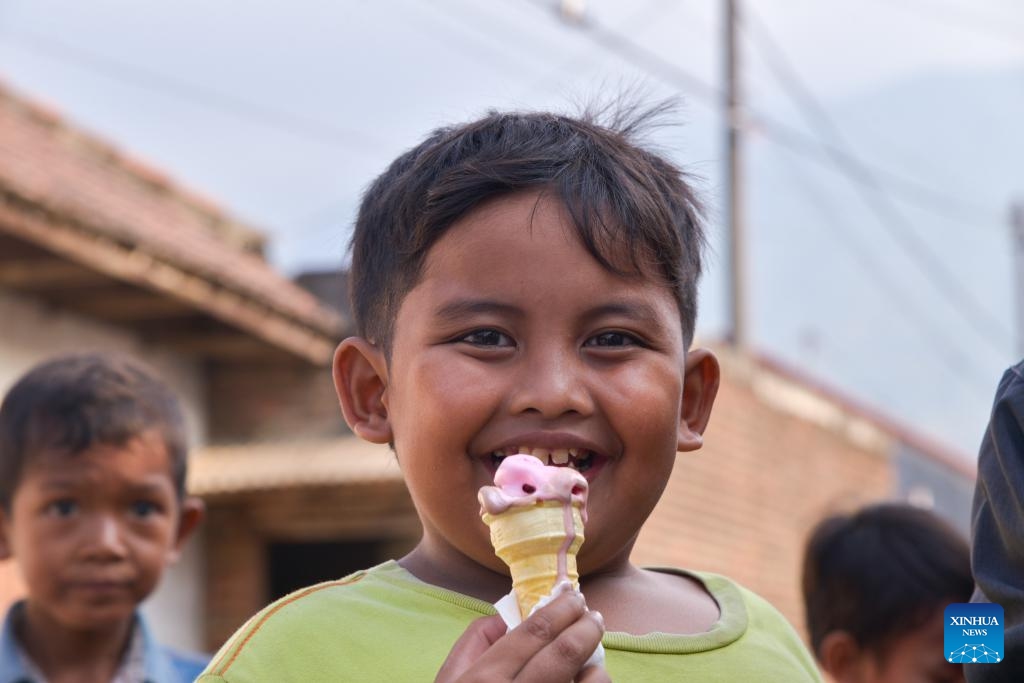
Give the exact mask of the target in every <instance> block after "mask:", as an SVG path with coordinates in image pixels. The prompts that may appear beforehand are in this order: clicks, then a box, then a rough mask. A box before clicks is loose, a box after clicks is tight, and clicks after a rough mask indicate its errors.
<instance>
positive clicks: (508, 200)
mask: <svg viewBox="0 0 1024 683" xmlns="http://www.w3.org/2000/svg"><path fill="white" fill-rule="evenodd" d="M604 226H605V230H604V232H602V234H601V236H600V239H601V240H603V241H605V242H606V243H607V244H606V246H605V248H604V249H601V252H602V254H603V256H604V257H605V259H606V260H609V261H611V263H612V265H613V266H614V269H613V268H610V267H609V266H608V265H606V264H603V263H601V262H600V260H599V259H598V258H597V257H595V255H594V254H592V253H590V251H589V250H588V249H587V248H586V246H585V245H584V243H583V239H582V237H581V234H580V230H579V229H578V228H577V227H576V224H575V222H574V220H573V217H572V214H571V213H570V212H569V210H568V208H567V207H566V206H565V204H564V202H563V201H562V200H561V199H559V198H558V197H557V196H556V195H554V194H553V193H551V192H547V191H527V192H517V193H514V194H508V195H502V196H498V197H494V198H491V199H489V200H487V201H486V202H484V203H482V204H480V205H479V206H477V207H474V208H473V209H472V210H470V211H469V212H467V213H466V214H464V215H463V216H461V217H460V218H459V219H458V220H456V221H455V222H454V223H453V224H452V225H451V226H450V227H449V228H448V230H447V231H446V232H445V233H444V234H443V235H442V236H441V237H440V238H439V239H438V240H437V241H436V242H435V243H434V244H433V245H432V246H431V248H430V249H429V251H428V252H427V255H426V258H425V260H424V265H423V271H422V277H421V278H420V279H421V281H422V280H423V279H425V278H429V277H431V276H437V275H441V276H448V277H450V276H451V275H452V274H453V272H452V271H453V270H454V271H461V270H466V271H468V272H470V273H472V274H474V275H475V274H478V273H479V271H480V266H481V265H484V264H482V263H480V261H479V259H481V258H483V259H485V260H488V261H493V262H494V263H495V264H497V265H500V264H502V263H505V262H507V261H509V260H511V259H512V257H514V256H527V257H532V258H534V259H536V260H537V262H538V268H537V269H531V268H529V264H526V268H525V269H524V271H523V275H524V277H526V276H538V277H545V278H548V279H549V280H557V279H559V278H560V277H562V276H564V275H565V274H567V273H571V272H572V268H573V267H580V266H581V265H596V266H599V267H600V268H601V269H602V270H603V271H605V272H606V273H608V274H609V275H615V276H618V277H625V278H627V279H630V280H635V281H644V280H649V281H657V282H659V283H661V282H662V281H663V278H662V277H661V275H660V273H659V272H658V268H657V266H655V265H653V264H652V265H650V267H644V265H643V264H634V263H633V262H632V261H631V260H630V255H631V254H632V253H633V251H634V249H632V248H631V245H630V243H629V240H628V238H627V237H626V234H625V230H624V229H617V228H616V226H615V224H614V223H612V222H611V221H609V222H607V223H604ZM640 251H643V249H641V250H640ZM467 252H473V253H474V256H475V257H476V259H477V260H474V261H473V262H467V261H466V260H465V254H466V253H467ZM481 253H482V255H481ZM549 255H557V258H558V259H561V265H562V266H563V267H561V268H559V269H557V270H551V269H548V270H546V271H542V270H540V268H539V264H540V262H541V261H550V259H548V258H545V257H547V256H549ZM637 265H639V266H640V267H639V270H637V268H636V267H635V266H637ZM439 271H440V272H439ZM666 286H667V285H666Z"/></svg>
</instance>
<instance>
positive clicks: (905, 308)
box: [787, 163, 1005, 400]
mask: <svg viewBox="0 0 1024 683" xmlns="http://www.w3.org/2000/svg"><path fill="white" fill-rule="evenodd" d="M787 167H788V168H789V169H790V171H791V175H792V177H793V179H794V180H795V181H796V182H795V183H794V184H795V185H796V186H797V187H798V188H800V189H801V190H802V191H803V192H804V195H805V199H806V200H807V203H808V204H810V205H811V206H814V207H815V208H816V209H818V211H819V212H820V213H821V214H822V215H823V217H824V220H822V221H821V223H820V224H821V225H823V226H825V227H826V228H827V229H829V230H831V231H832V233H833V234H834V235H835V236H836V237H837V238H838V239H840V240H841V241H842V242H843V243H844V244H845V245H846V247H847V249H848V251H849V253H851V254H852V255H853V256H854V257H855V258H856V259H857V261H858V262H859V263H860V265H861V266H862V268H863V269H864V271H865V272H866V273H868V274H870V275H871V277H870V278H868V279H869V280H870V281H871V282H872V283H873V284H874V285H875V286H876V287H878V288H879V290H880V291H881V292H882V293H884V295H885V296H886V298H887V300H888V301H890V302H891V303H892V304H895V306H896V308H897V309H898V310H899V311H900V312H901V313H902V314H903V316H904V319H905V320H907V321H913V323H914V326H915V327H916V328H917V330H918V331H919V332H920V333H921V336H922V339H923V341H924V342H925V343H924V344H922V347H923V348H926V349H930V350H932V351H933V352H934V353H936V354H937V357H938V358H939V359H940V360H941V361H942V363H943V365H944V366H945V367H946V369H947V370H948V371H949V372H950V373H951V374H953V375H954V376H956V377H957V378H958V379H960V380H961V381H962V382H963V383H964V384H965V385H966V386H969V387H970V388H971V390H972V391H973V392H975V394H977V396H978V398H981V399H985V400H988V394H987V393H984V394H983V393H981V390H980V387H979V386H978V384H977V378H978V377H981V376H984V374H985V373H986V372H987V370H984V369H980V368H977V367H973V368H972V369H973V374H972V372H969V371H968V370H967V368H968V367H972V366H973V359H972V357H971V356H970V355H969V354H965V353H963V352H962V351H960V350H959V349H957V348H955V347H954V346H953V345H952V344H950V343H949V334H948V333H949V330H948V329H946V328H944V327H942V326H941V325H937V324H935V323H934V322H932V320H931V319H929V318H927V317H926V315H925V310H926V309H922V308H921V306H920V305H918V304H917V303H916V302H915V301H913V300H912V299H911V298H910V297H908V296H907V289H906V287H905V286H903V285H901V284H900V283H898V282H895V281H894V280H893V279H892V278H891V276H890V275H889V274H888V271H887V269H886V268H885V266H884V264H882V262H881V261H880V260H879V259H878V257H877V254H876V252H875V250H874V249H873V248H872V247H871V246H870V245H865V244H864V243H863V242H861V241H860V240H858V239H857V238H856V234H857V232H856V230H852V229H850V226H849V225H844V221H845V219H844V216H845V215H846V214H845V213H844V212H843V211H842V210H840V209H839V208H838V207H836V206H835V204H834V203H832V202H830V201H829V199H828V193H827V192H823V191H822V190H821V188H819V187H814V186H813V185H814V183H813V182H812V181H811V180H810V179H809V178H808V177H807V176H806V175H805V174H803V173H801V172H800V171H799V170H798V166H797V165H796V164H795V163H790V164H787ZM940 347H942V348H940ZM1000 352H1001V353H1004V352H1005V349H1000Z"/></svg>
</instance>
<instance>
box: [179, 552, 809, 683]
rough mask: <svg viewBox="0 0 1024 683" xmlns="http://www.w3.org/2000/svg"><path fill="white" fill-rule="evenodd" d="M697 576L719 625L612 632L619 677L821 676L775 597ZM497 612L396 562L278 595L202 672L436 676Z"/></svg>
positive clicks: (210, 678) (791, 680) (209, 680)
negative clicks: (684, 631) (476, 624)
mask: <svg viewBox="0 0 1024 683" xmlns="http://www.w3.org/2000/svg"><path fill="white" fill-rule="evenodd" d="M660 571H674V572H677V573H680V574H682V573H683V572H679V571H678V570H660ZM696 578H697V579H698V580H700V581H702V582H703V583H704V585H705V586H706V587H707V589H708V590H709V591H710V592H711V594H712V595H713V596H714V598H715V600H716V601H717V602H718V604H719V606H720V608H721V611H722V615H721V617H720V619H719V621H718V622H717V623H716V624H715V626H714V627H713V628H712V629H711V630H710V631H708V632H707V633H701V634H695V635H689V636H679V635H669V634H661V633H657V634H648V635H644V636H633V635H629V634H626V633H614V632H611V633H606V634H605V636H604V639H603V641H602V642H603V643H604V646H605V649H606V654H607V669H608V673H609V675H610V676H611V678H612V680H616V681H645V682H646V681H654V682H657V681H678V680H683V679H684V678H685V680H701V681H705V680H706V681H759V682H760V683H776V682H778V683H802V682H803V681H820V680H821V679H820V677H819V675H818V671H817V668H816V667H815V665H814V662H813V661H812V659H811V657H810V654H809V653H808V652H807V650H806V649H805V648H804V647H803V645H802V644H801V642H800V640H799V638H798V637H797V635H796V633H795V632H794V631H793V629H792V628H791V627H790V625H789V623H788V622H786V620H785V619H784V618H783V617H782V615H780V614H779V613H778V612H777V611H776V610H775V609H774V608H773V607H771V606H770V605H769V604H768V603H767V602H765V601H764V600H762V599H761V598H759V597H757V596H756V595H754V594H753V593H751V592H749V591H747V590H745V589H743V588H741V587H739V586H737V585H736V584H734V583H732V582H731V581H729V580H728V579H725V578H724V577H720V576H715V575H711V574H700V575H697V576H696ZM494 613H495V611H494V608H493V606H492V605H490V604H488V603H486V602H484V601H482V600H478V599H476V598H471V597H469V596H466V595H462V594H460V593H456V592H454V591H450V590H446V589H443V588H438V587H436V586H432V585H430V584H427V583H424V582H422V581H419V580H418V579H416V578H415V577H414V576H413V575H412V574H410V573H409V572H407V571H406V570H404V569H403V568H402V567H401V566H399V565H398V563H397V562H394V561H390V562H385V563H384V564H381V565H378V566H377V567H374V568H373V569H369V570H366V571H362V572H357V573H355V574H352V575H351V576H348V577H346V578H344V579H341V580H339V581H331V582H327V583H322V584H318V585H316V586H311V587H309V588H306V589H304V590H301V591H297V592H296V593H293V594H291V595H289V596H287V597H284V598H282V599H281V600H278V601H277V602H275V603H273V604H271V605H270V606H268V607H267V608H265V609H264V610H262V611H261V612H259V613H258V614H256V615H255V616H254V617H253V618H251V619H250V620H249V621H248V623H246V624H245V626H243V627H242V628H241V629H240V630H239V631H238V632H237V633H236V634H235V635H234V636H233V637H232V639H231V640H229V641H228V643H227V644H225V646H224V647H223V648H221V650H220V652H218V653H217V655H216V656H215V657H214V659H213V661H212V662H211V664H210V666H209V667H208V668H207V670H206V673H205V674H204V675H203V676H202V677H200V679H199V680H200V683H203V682H205V683H217V682H225V681H228V682H231V683H236V682H237V683H241V682H242V681H270V680H275V681H286V680H296V681H298V680H301V681H338V680H345V681H351V682H353V683H355V682H358V681H428V680H433V678H434V677H435V676H436V674H437V671H438V670H439V669H440V668H441V665H442V663H443V662H444V660H445V658H446V657H447V656H448V652H449V651H450V650H451V647H452V645H453V644H454V643H455V641H456V640H457V639H458V637H459V636H460V635H462V633H463V631H465V629H466V627H467V626H468V625H469V623H470V622H472V621H473V620H474V619H477V618H479V617H481V616H484V615H488V614H494Z"/></svg>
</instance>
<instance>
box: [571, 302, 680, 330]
mask: <svg viewBox="0 0 1024 683" xmlns="http://www.w3.org/2000/svg"><path fill="white" fill-rule="evenodd" d="M606 316H609V317H610V316H615V317H622V318H627V319H630V320H634V321H636V322H638V323H646V324H648V325H652V326H655V327H657V328H658V329H659V330H664V329H665V325H664V323H663V322H662V319H661V316H660V315H658V311H657V309H655V308H654V306H651V305H650V304H649V303H647V302H646V301H640V300H630V301H615V302H609V303H606V304H601V305H599V306H594V307H593V308H590V309H588V310H587V311H586V313H584V315H583V318H584V320H596V319H598V318H603V317H606Z"/></svg>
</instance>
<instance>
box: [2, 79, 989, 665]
mask: <svg viewBox="0 0 1024 683" xmlns="http://www.w3.org/2000/svg"><path fill="white" fill-rule="evenodd" d="M261 247H262V238H261V237H260V236H259V235H258V234H257V233H256V232H254V231H252V230H251V229H250V228H248V227H246V226H244V225H241V224H239V223H238V222H237V221H235V220H233V219H231V218H230V217H229V216H227V215H225V214H224V213H223V212H221V211H220V210H218V209H217V208H216V207H214V206H213V205H212V204H210V203H209V202H207V201H205V200H203V199H202V198H200V197H198V196H197V195H195V194H194V193H192V192H189V191H186V190H184V189H183V188H181V187H179V186H177V185H175V184H174V183H172V182H171V181H170V180H168V179H167V178H165V177H163V176H161V175H160V174H159V173H157V172H156V171H154V170H153V169H152V168H149V167H147V166H145V165H144V164H141V163H139V162H138V161H136V160H133V159H132V158H130V157H129V156H127V155H125V154H124V153H122V152H119V151H118V150H116V149H115V148H113V147H112V146H111V145H110V144H108V143H106V142H103V141H101V140H98V139H97V138H96V137H94V136H91V135H89V134H86V133H84V132H82V131H80V130H78V129H76V128H75V127H74V126H73V125H71V124H70V123H68V122H67V121H65V120H64V119H62V117H60V116H59V115H57V114H54V113H52V112H50V111H47V110H45V109H43V108H41V107H39V106H38V105H35V104H32V103H30V102H28V101H26V100H25V99H23V98H21V97H19V96H17V95H15V94H14V93H12V92H10V91H9V90H7V89H5V88H3V87H0V321H2V322H0V329H2V333H0V391H3V390H5V389H6V388H7V387H8V386H10V384H11V383H12V382H13V381H14V380H15V378H16V377H17V376H19V375H20V374H21V373H22V372H24V371H25V370H26V369H28V368H29V367H30V366H32V365H33V364H35V363H36V362H38V361H40V360H42V359H44V358H46V357H48V356H50V355H52V354H55V353H60V352H66V351H73V350H81V349H116V350H120V351H126V352H129V353H133V354H136V355H138V356H139V357H141V358H143V359H144V360H146V361H148V362H149V363H151V364H152V365H154V366H155V367H156V368H157V369H158V370H159V371H160V372H162V373H163V376H164V377H165V379H166V380H167V381H168V382H169V383H170V384H171V385H172V386H173V387H174V388H175V389H176V390H177V391H178V393H179V394H180V395H181V396H182V398H183V400H184V402H185V406H186V410H187V414H188V418H189V423H190V429H191V432H192V438H193V443H194V444H195V446H196V447H195V448H194V450H193V456H192V459H191V462H190V477H189V486H190V489H191V490H192V492H193V493H195V494H197V495H201V496H203V497H204V498H205V499H206V501H207V505H208V508H209V517H208V521H207V523H206V525H205V527H204V529H203V531H202V533H201V534H200V536H199V537H198V538H197V539H196V540H195V541H194V542H193V543H192V544H191V546H190V547H189V549H188V551H187V552H186V554H185V557H184V558H183V560H182V562H181V563H179V565H178V566H176V567H175V568H174V570H173V571H172V572H171V573H170V575H169V576H168V577H167V579H166V580H165V582H164V585H163V586H162V587H161V589H160V590H159V592H158V594H157V595H156V596H155V597H154V598H153V599H151V600H150V601H149V603H148V604H147V606H146V609H147V612H148V613H149V614H150V616H151V618H152V619H153V621H154V625H155V628H156V630H157V631H158V633H159V634H160V635H161V636H162V637H163V638H164V639H165V640H167V641H168V642H169V643H172V644H176V645H178V646H180V647H189V648H195V649H213V648H215V647H217V646H218V645H219V644H220V643H221V642H222V641H223V639H224V638H226V637H227V636H228V635H229V634H230V633H231V632H232V631H234V629H235V628H237V627H238V626H239V625H240V624H241V623H242V622H243V621H244V620H245V619H246V618H247V617H248V616H249V615H251V614H252V613H253V612H255V611H256V610H257V609H259V608H260V607H262V606H263V605H264V604H266V603H267V602H268V601H269V600H271V599H273V598H275V597H277V596H280V595H282V594H284V593H286V592H288V591H291V590H293V589H295V588H298V587H300V586H303V585H307V584H309V583H313V582H315V581H319V580H322V579H329V578H336V577H338V576H341V575H344V574H346V573H348V572H350V571H352V570H354V569H357V568H361V567H365V566H369V565H371V564H375V563H377V562H379V561H382V560H383V559H386V558H388V557H394V556H398V555H400V554H402V553H404V552H405V551H406V550H407V549H408V548H410V547H411V545H412V544H413V543H414V542H415V540H416V538H417V537H418V534H419V525H418V521H417V519H416V516H415V512H414V510H413V508H412V504H411V502H410V501H409V497H408V494H407V493H406V491H405V488H404V485H403V484H402V480H401V473H400V471H399V469H398V466H397V464H396V463H395V461H394V459H393V457H391V456H390V454H389V453H388V452H387V449H386V448H383V447H378V446H373V445H370V444H365V443H363V442H360V441H358V440H357V439H355V438H354V437H353V436H351V435H350V434H348V433H347V430H346V428H345V427H344V423H343V421H342V419H341V416H340V413H339V410H338V408H337V400H336V398H335V396H334V391H333V387H332V382H331V376H330V371H329V364H330V360H331V354H332V351H333V349H334V346H335V345H336V343H337V342H338V340H339V339H340V338H342V336H343V335H344V334H346V333H347V332H348V331H349V330H348V324H347V322H346V321H347V320H348V317H347V314H346V312H345V303H344V299H345V297H344V294H343V292H344V278H343V276H342V274H340V273H317V274H311V275H309V276H305V277H303V278H300V282H301V283H302V285H303V287H305V288H306V289H303V288H302V287H299V286H297V285H296V284H294V283H292V282H290V281H288V280H287V279H285V278H283V277H282V276H281V275H280V274H278V273H276V272H275V271H274V270H273V269H272V268H271V267H270V266H269V265H268V264H267V263H266V262H265V261H264V259H263V258H262V256H261ZM307 289H308V290H309V291H307ZM310 292H316V293H317V295H318V296H319V297H320V298H321V299H324V300H325V301H326V303H323V302H321V301H320V300H318V298H317V297H315V296H313V295H312V294H310ZM716 351H717V352H718V353H719V357H720V359H721V362H722V367H723V384H722V388H721V391H720V394H719V398H718V402H717V406H716V409H715V411H714V414H713V416H712V420H711V425H710V427H709V429H708V432H707V434H706V436H705V444H706V445H705V447H704V449H703V450H701V451H698V452H696V453H690V454H681V455H680V456H679V460H678V464H677V466H676V469H675V472H674V474H673V477H672V480H671V481H670V482H669V484H668V486H667V488H666V491H665V494H664V497H663V500H662V502H661V504H660V505H659V507H658V509H657V510H656V511H655V513H654V515H653V516H652V518H651V520H650V522H649V523H648V525H647V526H646V527H645V529H644V531H643V532H642V534H641V536H640V539H639V543H638V546H637V551H636V559H637V561H638V562H640V563H641V564H646V565H679V566H686V567H691V568H696V569H703V570H710V571H717V572H721V573H724V574H727V575H729V576H732V577H734V578H736V579H737V580H739V581H741V582H742V583H744V584H746V585H748V586H750V587H751V588H753V589H754V590H756V591H758V592H760V593H762V594H763V595H765V596H766V597H767V598H768V599H769V600H771V601H772V602H773V603H775V604H776V605H777V606H778V607H779V608H780V609H782V611H783V612H784V613H785V614H786V615H787V616H788V617H789V618H790V619H792V620H793V622H794V623H795V624H797V625H798V626H799V625H801V623H802V617H801V609H800V603H799V591H798V587H799V562H800V552H801V549H802V543H803V540H804V537H805V536H806V533H807V531H808V529H809V528H810V527H811V526H812V525H813V524H814V523H815V522H816V521H817V520H818V519H819V518H820V517H821V516H822V515H824V514H826V513H828V512H831V511H835V510H838V509H845V508H847V507H851V506H854V505H859V504H862V503H865V502H869V501H875V500H880V499H894V498H901V499H913V500H914V501H915V502H917V503H919V504H922V505H926V506H930V507H934V509H936V510H937V511H939V512H940V513H942V514H945V515H946V516H948V517H949V518H950V519H952V520H953V521H954V523H955V524H957V525H958V526H959V527H960V528H961V529H962V530H966V527H967V513H968V509H969V505H970V496H971V491H972V489H973V468H972V467H969V466H967V465H964V464H962V463H963V462H964V460H963V458H961V457H958V456H957V455H956V454H950V453H946V452H945V451H944V450H943V449H942V448H940V447H938V446H936V445H934V444H931V443H928V442H926V441H924V440H923V439H921V438H920V437H918V436H915V435H912V434H910V433H909V432H907V431H906V430H904V429H902V428H901V427H899V426H898V425H896V424H894V423H892V422H890V421H889V420H887V419H886V418H884V417H883V416H880V415H876V414H872V413H871V412H869V411H867V410H865V409H863V408H860V407H857V406H856V405H855V404H853V403H852V402H850V401H848V400H846V399H844V398H842V397H841V396H840V395H838V394H836V393H834V392H830V391H828V390H827V389H824V388H822V387H818V386H816V385H815V383H814V382H813V381H811V380H810V379H808V378H805V377H801V376H800V375H799V374H798V373H796V372H794V371H793V370H791V369H787V368H784V367H782V366H780V365H778V364H777V363H775V362H773V361H771V360H770V359H766V358H759V357H756V356H752V355H737V354H735V353H733V352H731V351H730V350H729V349H728V348H716ZM19 591H20V586H19V584H18V581H17V578H16V577H15V576H14V573H13V571H12V570H11V567H10V566H3V565H0V603H2V604H3V605H5V604H6V603H7V602H9V601H10V600H11V599H12V598H13V597H15V596H16V595H17V594H18V593H19Z"/></svg>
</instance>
